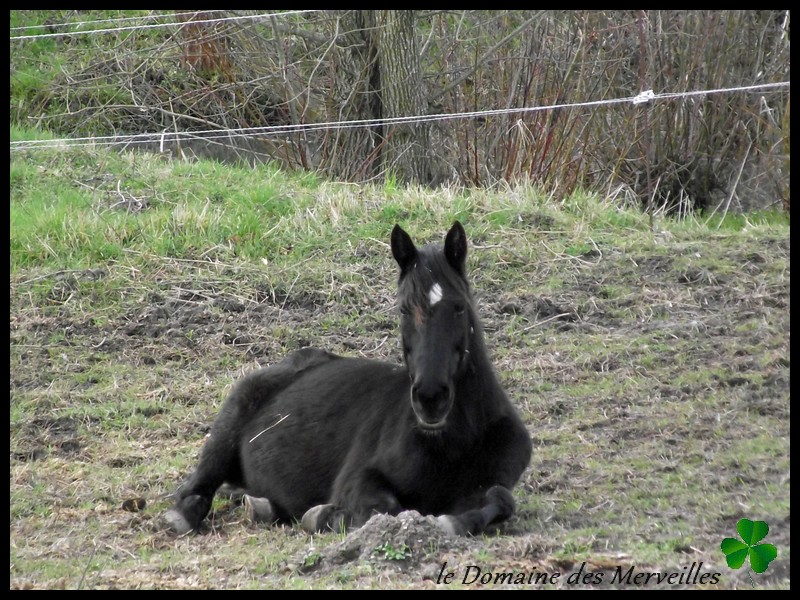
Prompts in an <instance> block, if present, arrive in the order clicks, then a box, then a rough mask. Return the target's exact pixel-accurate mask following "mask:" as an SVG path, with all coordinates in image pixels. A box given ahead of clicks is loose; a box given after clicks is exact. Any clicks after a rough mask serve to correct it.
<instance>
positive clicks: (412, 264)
mask: <svg viewBox="0 0 800 600" xmlns="http://www.w3.org/2000/svg"><path fill="white" fill-rule="evenodd" d="M392 254H393V255H394V258H395V260H396V261H397V264H398V265H400V281H399V284H398V303H399V305H400V314H401V318H400V321H401V325H400V326H401V332H402V339H403V356H404V358H405V361H406V365H407V366H408V371H409V375H410V376H411V381H412V384H411V407H412V408H413V410H414V414H415V415H416V417H417V422H418V424H419V427H420V429H422V430H423V431H425V432H429V433H433V432H436V431H440V430H441V429H443V428H444V427H445V425H446V424H447V417H448V415H449V414H450V410H451V409H452V408H453V400H454V398H455V391H456V390H455V388H456V381H457V380H458V378H459V377H460V375H462V374H463V372H464V370H465V368H466V365H467V363H468V360H467V359H468V357H469V352H470V341H471V338H472V334H473V333H474V328H473V327H474V309H473V306H472V297H471V294H470V290H469V283H468V282H467V278H466V273H465V262H466V258H467V236H466V233H464V228H463V227H462V226H461V224H460V223H459V222H458V221H456V222H455V223H454V224H453V226H452V228H451V229H450V231H449V232H448V233H447V237H446V238H445V241H444V248H443V249H442V248H441V247H435V246H426V247H424V248H419V249H417V247H416V246H415V245H414V242H413V241H411V238H410V237H409V235H408V234H407V233H406V232H405V231H403V229H401V228H400V226H399V225H395V227H394V229H393V230H392Z"/></svg>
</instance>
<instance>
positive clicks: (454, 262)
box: [444, 221, 467, 274]
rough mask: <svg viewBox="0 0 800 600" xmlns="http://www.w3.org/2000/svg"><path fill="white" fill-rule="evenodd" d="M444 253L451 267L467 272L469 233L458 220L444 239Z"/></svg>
mask: <svg viewBox="0 0 800 600" xmlns="http://www.w3.org/2000/svg"><path fill="white" fill-rule="evenodd" d="M444 255H445V257H446V258H447V262H449V263H450V266H451V267H453V268H454V269H455V270H456V271H458V272H459V273H461V274H464V273H465V264H466V262H467V234H466V232H465V231H464V228H463V227H462V226H461V223H459V222H458V221H456V222H455V223H453V226H452V227H451V228H450V231H448V232H447V237H446V238H445V239H444Z"/></svg>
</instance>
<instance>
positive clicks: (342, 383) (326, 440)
mask: <svg viewBox="0 0 800 600" xmlns="http://www.w3.org/2000/svg"><path fill="white" fill-rule="evenodd" d="M302 352H304V354H302V355H300V356H296V354H297V353H295V354H294V355H291V356H289V357H287V358H286V359H284V361H282V362H281V363H277V364H276V365H274V366H272V367H269V368H268V369H265V370H263V372H260V375H259V376H257V377H255V378H254V381H253V386H252V387H251V388H249V390H248V393H249V394H251V395H253V396H254V399H253V400H252V401H251V402H254V403H255V405H256V410H255V411H254V412H253V413H251V415H250V417H249V418H248V420H247V422H246V423H244V424H243V428H242V432H241V437H240V441H239V448H240V456H241V461H242V471H243V475H244V482H245V487H246V488H247V490H248V492H249V493H251V494H253V495H258V496H263V497H267V498H269V499H270V500H271V501H272V502H273V503H274V504H275V505H276V508H277V509H278V512H279V513H282V515H283V516H284V517H286V518H289V517H298V516H300V515H302V513H303V512H304V511H305V510H307V509H308V508H310V507H311V506H313V505H315V504H320V503H323V502H326V501H327V499H328V496H329V494H330V491H331V488H332V486H333V483H334V480H335V478H336V475H337V474H338V472H339V470H340V468H341V465H342V464H343V463H344V461H345V459H346V458H347V455H348V453H349V452H351V451H352V450H353V446H354V443H355V442H356V441H358V443H359V444H365V443H367V444H368V442H367V441H366V439H365V438H369V437H375V436H377V434H378V432H379V430H380V429H381V428H382V424H383V423H384V422H385V421H386V420H387V419H390V420H391V419H393V417H392V415H393V414H395V413H396V414H395V416H394V419H397V418H400V415H401V413H402V412H403V410H404V409H405V404H404V403H402V402H401V401H399V400H400V399H401V394H402V395H403V397H404V395H405V394H404V393H403V391H402V390H403V386H404V385H405V386H406V387H407V383H406V382H407V381H408V375H407V373H406V371H405V369H404V367H401V366H400V365H393V364H390V363H384V362H379V361H374V360H368V359H362V358H345V357H339V356H336V355H333V354H329V353H327V352H323V351H314V352H310V351H302ZM284 362H286V364H283V363H284ZM275 367H280V368H279V369H276V371H275V372H273V373H270V372H269V371H270V370H271V369H275ZM406 393H407V392H406Z"/></svg>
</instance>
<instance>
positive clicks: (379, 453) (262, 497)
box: [164, 222, 531, 535]
mask: <svg viewBox="0 0 800 600" xmlns="http://www.w3.org/2000/svg"><path fill="white" fill-rule="evenodd" d="M391 246H392V254H393V255H394V258H395V260H396V261H397V263H398V264H399V266H400V277H399V284H398V304H399V306H400V313H401V319H400V323H401V325H400V326H401V334H402V349H403V357H404V360H405V365H404V366H402V365H397V364H390V363H385V362H379V361H374V360H367V359H363V358H345V357H340V356H336V355H334V354H330V353H328V352H325V351H323V350H317V349H312V348H306V349H303V350H300V351H298V352H295V353H293V354H291V355H290V356H288V357H287V358H285V359H284V360H283V361H281V362H279V363H277V364H275V365H273V366H271V367H268V368H264V369H261V370H258V371H255V372H253V373H251V374H249V375H247V376H246V377H244V378H243V379H242V380H241V381H240V382H239V383H238V384H237V385H236V386H235V387H234V389H233V390H232V392H231V394H230V396H229V397H228V399H227V401H226V402H225V404H224V405H223V407H222V409H221V411H220V414H219V416H218V417H217V419H216V421H215V422H214V424H213V426H212V429H211V435H210V437H209V439H208V441H207V442H206V444H205V446H204V448H203V451H202V455H201V458H200V464H199V465H198V467H197V470H196V471H195V472H194V473H193V475H192V476H191V477H190V478H189V479H188V480H187V481H186V482H185V483H184V485H183V486H182V487H181V488H180V490H179V491H178V492H177V502H176V503H175V505H174V506H173V507H172V508H171V509H170V510H169V511H168V512H167V513H166V514H165V515H164V519H165V522H166V524H167V526H168V527H169V528H171V529H172V530H174V531H175V532H177V533H180V534H183V533H187V532H189V531H192V530H197V529H198V528H199V526H200V524H201V522H202V521H203V519H204V518H205V516H206V515H207V514H208V511H209V509H210V507H211V501H212V498H213V497H214V494H215V492H216V491H217V489H218V488H219V487H220V486H221V485H222V484H223V483H228V484H230V485H233V486H238V487H241V488H243V489H244V490H245V492H246V493H247V494H248V495H249V497H250V498H249V500H250V501H251V502H252V504H251V506H256V507H257V510H255V513H256V515H257V517H258V519H257V520H262V521H273V522H274V521H284V522H287V521H292V520H300V521H301V522H302V525H303V527H304V528H305V529H307V530H309V531H322V530H327V529H332V530H339V529H340V528H342V527H359V526H361V525H362V524H363V523H364V522H366V520H367V519H368V518H369V517H370V516H371V515H372V514H373V513H376V512H377V513H388V514H391V515H396V514H398V513H400V512H401V511H403V510H411V509H413V510H416V511H419V512H420V513H422V514H425V515H436V516H437V522H438V524H439V525H440V526H441V527H442V528H443V529H444V530H445V531H448V532H450V533H456V534H462V535H463V534H477V533H479V532H481V531H484V530H485V529H486V527H487V526H488V525H490V524H492V523H496V522H500V521H503V520H505V519H507V518H508V517H510V516H511V515H512V514H513V512H514V500H513V498H512V496H511V489H512V488H513V486H514V485H515V484H516V483H517V481H518V480H519V478H520V475H521V474H522V472H523V470H524V469H525V467H527V465H528V463H529V461H530V456H531V441H530V436H529V434H528V431H527V430H526V428H525V425H524V424H523V423H522V421H521V419H520V417H519V416H518V415H517V413H516V411H515V409H514V407H513V406H512V404H511V402H509V400H508V397H507V396H506V394H505V392H504V391H503V389H502V387H501V386H500V383H499V382H498V380H497V376H496V374H495V372H494V369H493V367H492V365H491V363H490V361H489V358H488V356H487V352H486V348H485V346H484V341H483V331H482V329H481V325H480V322H479V321H478V317H477V314H476V309H475V305H474V301H473V298H472V294H471V291H470V285H469V283H468V281H467V278H466V270H465V263H466V258H467V238H466V234H465V233H464V229H463V227H462V226H461V224H460V223H458V222H456V223H454V224H453V226H452V228H451V229H450V231H449V232H448V233H447V236H446V238H445V242H444V248H441V247H438V246H433V245H428V246H425V247H423V248H417V247H416V246H415V245H414V243H413V242H412V240H411V238H410V237H409V236H408V234H407V233H406V232H405V231H403V229H401V228H400V226H398V225H395V227H394V229H393V230H392V238H391ZM246 498H247V497H246Z"/></svg>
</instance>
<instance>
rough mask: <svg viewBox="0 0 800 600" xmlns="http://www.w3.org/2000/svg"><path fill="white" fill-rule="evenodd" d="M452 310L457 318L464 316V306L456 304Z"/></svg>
mask: <svg viewBox="0 0 800 600" xmlns="http://www.w3.org/2000/svg"><path fill="white" fill-rule="evenodd" d="M453 310H454V311H455V313H456V316H457V317H460V316H461V315H463V314H464V305H463V304H456V305H455V306H454V307H453Z"/></svg>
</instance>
